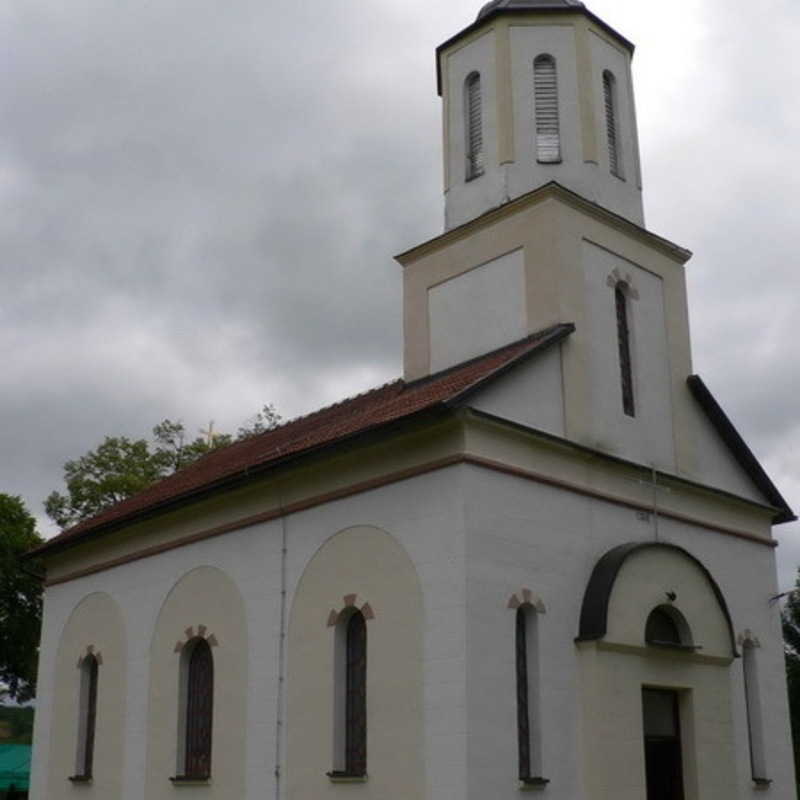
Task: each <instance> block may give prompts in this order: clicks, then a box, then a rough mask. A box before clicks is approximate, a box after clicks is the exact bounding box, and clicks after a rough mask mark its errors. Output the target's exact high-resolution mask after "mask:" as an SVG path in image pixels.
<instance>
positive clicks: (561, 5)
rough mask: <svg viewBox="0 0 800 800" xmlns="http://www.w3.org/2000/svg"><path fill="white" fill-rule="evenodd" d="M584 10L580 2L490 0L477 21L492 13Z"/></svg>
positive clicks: (569, 0) (575, 0) (559, 0)
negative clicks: (500, 11) (502, 11)
mask: <svg viewBox="0 0 800 800" xmlns="http://www.w3.org/2000/svg"><path fill="white" fill-rule="evenodd" d="M573 8H586V6H585V5H584V4H583V3H582V2H580V0H490V2H488V3H486V5H484V6H483V8H481V10H480V11H479V12H478V19H483V18H484V17H487V16H489V14H491V13H492V12H494V11H499V10H501V9H502V10H504V11H532V10H536V11H542V10H545V9H546V10H548V11H563V10H565V9H573Z"/></svg>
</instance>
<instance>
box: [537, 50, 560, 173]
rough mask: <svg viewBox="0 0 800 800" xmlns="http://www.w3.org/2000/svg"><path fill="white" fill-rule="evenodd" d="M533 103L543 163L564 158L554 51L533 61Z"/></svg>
mask: <svg viewBox="0 0 800 800" xmlns="http://www.w3.org/2000/svg"><path fill="white" fill-rule="evenodd" d="M533 105H534V117H535V123H536V160H537V161H538V162H539V163H540V164H558V163H559V162H560V161H561V132H560V125H559V116H558V75H557V73H556V60H555V58H553V56H551V55H540V56H537V57H536V59H535V60H534V62H533Z"/></svg>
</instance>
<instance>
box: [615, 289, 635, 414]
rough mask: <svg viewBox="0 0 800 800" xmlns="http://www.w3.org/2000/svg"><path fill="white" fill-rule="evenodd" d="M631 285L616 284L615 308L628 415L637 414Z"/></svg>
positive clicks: (624, 409) (624, 402) (624, 399)
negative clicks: (631, 320)
mask: <svg viewBox="0 0 800 800" xmlns="http://www.w3.org/2000/svg"><path fill="white" fill-rule="evenodd" d="M629 293H630V286H629V285H628V283H627V282H626V281H617V283H616V284H615V285H614V309H615V319H616V325H617V355H618V358H619V372H620V388H621V391H622V410H623V411H624V413H625V415H626V416H628V417H635V416H636V392H635V389H634V380H633V356H632V348H631V325H630V301H629Z"/></svg>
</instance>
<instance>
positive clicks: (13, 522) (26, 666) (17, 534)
mask: <svg viewBox="0 0 800 800" xmlns="http://www.w3.org/2000/svg"><path fill="white" fill-rule="evenodd" d="M42 541H43V540H42V538H41V537H40V536H39V535H38V534H37V533H36V521H35V520H34V518H33V517H32V516H31V515H30V514H29V513H28V510H27V509H26V508H25V504H24V503H23V502H22V499H21V498H19V497H12V496H11V495H7V494H0V683H2V685H3V686H2V687H0V688H3V694H4V696H6V697H10V698H11V699H12V700H16V701H17V702H25V701H26V700H30V699H31V698H32V697H33V696H34V694H35V693H36V667H37V661H38V654H39V631H40V628H41V617H42V582H41V580H40V579H39V578H37V577H35V572H36V569H37V565H36V564H27V565H24V566H23V564H22V563H21V557H22V556H23V555H24V554H25V553H27V552H28V551H29V550H32V549H33V548H34V547H36V546H38V545H40V544H41V543H42ZM31 573H34V574H33V575H32V574H31Z"/></svg>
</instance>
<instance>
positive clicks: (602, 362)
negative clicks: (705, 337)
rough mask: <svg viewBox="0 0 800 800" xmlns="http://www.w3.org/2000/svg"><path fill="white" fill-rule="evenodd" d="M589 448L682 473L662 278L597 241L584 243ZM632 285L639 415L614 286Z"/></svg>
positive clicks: (631, 324) (630, 312)
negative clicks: (627, 398)
mask: <svg viewBox="0 0 800 800" xmlns="http://www.w3.org/2000/svg"><path fill="white" fill-rule="evenodd" d="M583 271H584V281H585V291H586V297H587V298H589V300H587V303H586V325H587V330H585V331H583V332H582V338H583V342H584V345H585V347H586V351H587V359H586V364H587V366H588V369H589V384H588V386H587V390H588V403H587V405H588V408H590V409H591V419H590V420H588V421H587V423H588V425H587V427H588V428H589V430H590V431H591V434H590V435H591V441H589V442H587V444H590V446H593V447H596V448H597V449H600V450H605V451H607V452H612V453H617V454H618V455H621V456H624V457H626V458H630V459H633V460H636V461H639V462H641V463H644V464H655V465H656V466H657V467H659V468H665V469H669V470H674V469H675V453H674V444H673V432H672V405H671V400H670V397H671V385H670V372H669V363H670V358H669V356H670V353H669V349H668V345H667V328H666V319H665V309H664V296H663V285H662V279H661V278H660V277H659V276H657V275H655V274H653V273H652V272H648V271H647V270H645V269H642V268H641V267H639V266H637V265H635V264H633V263H631V262H629V261H626V260H624V259H622V258H620V257H619V256H617V255H615V254H614V253H611V252H609V251H608V250H605V249H604V248H601V247H598V246H596V245H594V244H593V243H591V242H588V241H584V243H583ZM619 280H623V281H626V282H627V283H628V284H629V285H630V288H631V292H630V293H629V298H628V303H627V306H628V325H629V329H630V350H631V362H632V372H633V395H634V405H635V416H634V417H630V416H627V415H626V414H625V412H624V411H623V407H622V390H621V383H620V362H619V347H618V336H617V318H616V306H615V299H614V287H615V284H616V282H617V281H619Z"/></svg>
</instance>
